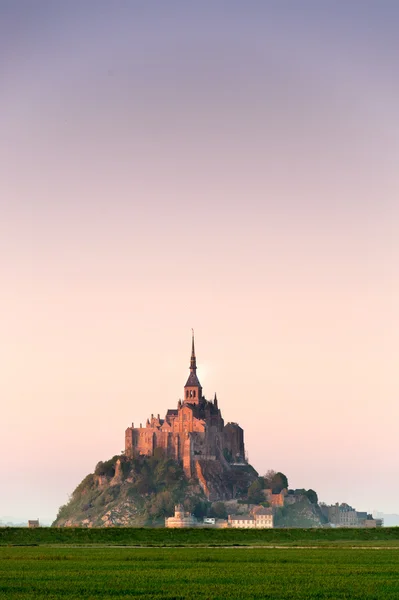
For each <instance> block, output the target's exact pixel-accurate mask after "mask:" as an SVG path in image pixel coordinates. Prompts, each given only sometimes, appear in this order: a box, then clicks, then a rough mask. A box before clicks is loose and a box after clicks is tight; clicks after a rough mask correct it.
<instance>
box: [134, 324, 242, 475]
mask: <svg viewBox="0 0 399 600" xmlns="http://www.w3.org/2000/svg"><path fill="white" fill-rule="evenodd" d="M156 448H162V450H163V451H164V453H165V456H166V457H168V458H173V459H175V460H177V461H179V462H180V463H181V464H182V465H183V469H184V473H185V474H186V476H187V477H192V476H193V475H194V473H195V472H196V468H195V462H196V461H199V460H201V461H203V460H207V461H214V460H218V461H222V462H223V461H225V460H226V457H229V459H230V460H231V461H233V462H238V463H240V462H242V463H244V462H245V450H244V432H243V430H242V429H241V427H240V426H239V425H237V423H227V425H225V424H224V420H223V417H222V413H221V411H220V409H219V406H218V400H217V397H216V394H215V397H214V399H213V401H210V400H207V399H206V398H205V396H204V395H203V393H202V386H201V384H200V382H199V379H198V376H197V361H196V356H195V347H194V333H193V336H192V347H191V360H190V373H189V376H188V379H187V382H186V385H185V386H184V391H183V399H180V400H179V401H178V403H177V408H171V409H169V410H168V411H167V412H166V415H165V418H164V419H161V418H160V416H159V415H157V416H156V417H154V415H153V414H152V415H151V418H149V419H147V423H146V425H145V427H142V426H141V424H140V427H134V424H133V423H132V426H131V427H128V428H127V429H126V432H125V454H126V456H128V457H131V458H133V457H135V456H140V455H144V456H151V455H152V454H153V453H154V451H155V449H156Z"/></svg>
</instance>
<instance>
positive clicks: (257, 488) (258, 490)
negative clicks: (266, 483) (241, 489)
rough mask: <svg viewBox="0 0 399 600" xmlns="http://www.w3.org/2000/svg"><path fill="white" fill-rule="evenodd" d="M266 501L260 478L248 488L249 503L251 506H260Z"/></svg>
mask: <svg viewBox="0 0 399 600" xmlns="http://www.w3.org/2000/svg"><path fill="white" fill-rule="evenodd" d="M264 499H265V497H264V495H263V492H262V483H261V481H260V480H259V478H258V479H255V481H253V482H252V483H251V485H250V486H249V488H248V502H249V504H260V503H261V502H262V501H263V500H264Z"/></svg>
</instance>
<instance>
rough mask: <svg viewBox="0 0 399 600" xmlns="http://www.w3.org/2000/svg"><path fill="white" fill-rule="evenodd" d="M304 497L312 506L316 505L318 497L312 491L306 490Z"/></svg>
mask: <svg viewBox="0 0 399 600" xmlns="http://www.w3.org/2000/svg"><path fill="white" fill-rule="evenodd" d="M305 496H307V497H308V499H309V502H311V503H312V504H317V501H318V497H317V494H316V492H315V491H314V490H308V491H307V492H305Z"/></svg>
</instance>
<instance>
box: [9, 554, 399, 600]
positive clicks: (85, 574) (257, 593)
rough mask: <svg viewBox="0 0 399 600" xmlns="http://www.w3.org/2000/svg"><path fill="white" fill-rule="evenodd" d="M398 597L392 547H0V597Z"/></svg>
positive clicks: (398, 571)
mask: <svg viewBox="0 0 399 600" xmlns="http://www.w3.org/2000/svg"><path fill="white" fill-rule="evenodd" d="M3 597H4V598H7V600H35V599H38V598H47V599H50V600H51V599H56V598H57V599H59V598H64V599H65V600H72V599H75V598H76V599H78V598H79V599H94V598H95V599H104V598H112V599H113V600H118V599H122V598H123V599H126V598H135V597H140V598H141V599H155V598H157V599H163V598H165V599H187V600H191V599H197V598H198V599H208V600H210V599H213V600H216V599H223V600H225V599H226V598H228V599H230V600H231V599H235V598H238V599H252V600H254V599H257V598H266V599H267V598H269V599H279V600H286V599H294V598H295V599H299V600H301V599H302V600H313V599H319V600H320V599H331V600H332V599H334V600H340V599H349V598H350V599H351V600H372V599H373V600H375V599H381V600H394V599H395V600H397V598H399V549H387V550H366V549H361V550H359V549H356V550H350V549H342V548H319V549H317V550H314V549H310V548H306V549H295V548H291V549H287V548H286V549H284V548H282V549H259V548H256V549H250V548H228V549H226V548H212V549H209V548H206V549H205V548H184V549H183V548H61V547H59V548H48V547H36V548H16V547H2V548H0V598H3Z"/></svg>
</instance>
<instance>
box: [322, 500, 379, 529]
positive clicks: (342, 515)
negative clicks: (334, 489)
mask: <svg viewBox="0 0 399 600" xmlns="http://www.w3.org/2000/svg"><path fill="white" fill-rule="evenodd" d="M320 509H321V512H322V513H323V515H324V516H325V517H326V518H327V520H328V522H329V524H330V525H331V526H332V527H382V526H383V524H384V521H383V519H375V518H374V517H373V515H370V514H368V513H367V512H359V511H357V510H356V509H355V508H353V507H352V506H349V504H345V503H342V504H338V503H337V504H331V505H330V506H327V505H326V504H321V505H320Z"/></svg>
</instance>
